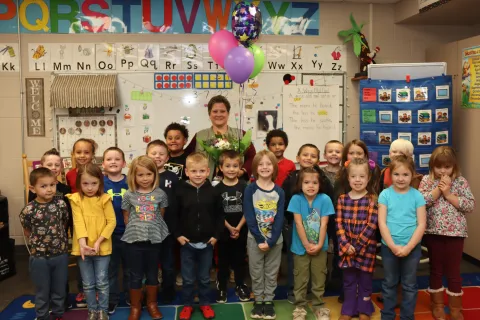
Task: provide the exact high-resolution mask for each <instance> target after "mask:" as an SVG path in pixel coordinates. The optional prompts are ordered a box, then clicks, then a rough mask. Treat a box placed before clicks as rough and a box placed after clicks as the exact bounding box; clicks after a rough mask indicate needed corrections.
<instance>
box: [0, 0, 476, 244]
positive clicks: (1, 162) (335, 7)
mask: <svg viewBox="0 0 480 320" xmlns="http://www.w3.org/2000/svg"><path fill="white" fill-rule="evenodd" d="M395 10H396V9H395V5H376V4H375V5H368V4H351V3H344V2H342V3H328V2H322V3H321V4H320V36H318V37H304V36H292V37H281V36H263V37H262V39H261V42H264V43H269V42H270V43H272V42H275V43H281V42H290V43H307V44H341V43H342V42H341V40H339V39H338V38H337V33H338V31H339V30H343V29H349V28H350V22H349V14H350V13H353V15H354V17H355V19H356V20H357V22H358V23H361V22H365V23H366V25H365V27H364V31H365V35H366V37H367V39H368V41H369V43H370V45H371V46H373V47H375V46H379V47H380V48H381V51H380V53H379V55H378V58H377V62H378V63H396V62H424V61H426V48H427V47H429V46H432V45H438V44H440V43H448V42H451V41H456V40H459V39H464V38H467V37H471V36H474V35H476V34H477V33H476V30H478V28H476V29H475V28H472V27H451V26H445V27H443V26H436V27H429V26H406V25H395V24H394V22H393V21H394V20H395ZM208 38H209V37H208V36H206V35H144V34H137V35H109V34H98V35H85V34H82V35H22V36H21V41H22V63H23V65H24V66H25V67H24V68H23V74H22V77H23V78H25V77H44V79H45V87H46V92H45V97H46V106H47V109H46V113H47V115H46V119H47V121H46V124H47V129H46V132H47V137H45V138H25V141H24V144H25V149H24V151H25V153H26V154H27V155H28V156H29V158H34V159H38V158H40V157H41V155H42V154H43V152H44V151H45V150H47V149H48V148H51V147H52V144H53V142H52V131H50V129H51V128H52V122H51V121H49V120H48V119H49V118H51V117H50V114H51V110H50V109H49V107H48V106H49V92H48V90H49V86H50V74H49V73H30V72H29V71H28V60H27V55H28V54H29V52H28V49H27V48H28V46H27V44H28V42H39V41H44V42H75V43H81V42H121V41H125V42H128V41H131V42H190V41H195V42H207V41H208ZM192 39H194V40H192ZM2 41H5V42H15V41H17V37H16V35H2ZM348 50H349V51H348V78H349V79H350V78H351V77H353V75H354V74H355V73H356V72H357V71H358V63H357V59H356V57H355V56H354V55H353V53H352V50H351V46H350V45H349V48H348ZM347 85H348V105H349V106H348V115H349V116H348V118H347V140H351V139H354V138H358V137H359V103H358V82H351V81H350V80H348V82H347ZM0 88H2V89H1V90H0V137H2V140H1V142H0V190H1V191H2V194H4V195H6V196H7V197H8V199H9V203H10V217H11V227H10V231H11V234H12V235H13V237H14V238H16V239H17V243H19V242H22V241H23V239H22V236H21V235H22V232H21V227H20V224H19V221H18V214H19V212H20V210H21V208H22V207H23V205H24V199H23V184H22V170H21V154H22V138H21V113H20V112H21V108H24V106H20V91H21V90H20V83H19V74H18V73H16V74H10V73H0ZM21 88H22V90H23V88H24V79H22V84H21Z"/></svg>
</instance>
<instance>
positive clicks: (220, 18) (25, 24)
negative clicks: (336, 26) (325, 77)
mask: <svg viewBox="0 0 480 320" xmlns="http://www.w3.org/2000/svg"><path fill="white" fill-rule="evenodd" d="M16 2H18V4H17V5H18V7H19V8H20V9H19V10H17V6H16V5H15V3H16ZM236 2H237V1H231V0H182V1H171V0H155V1H151V0H149V1H146V0H144V1H140V0H137V1H119V0H115V1H84V0H69V1H50V0H48V1H47V0H17V1H2V2H0V3H4V5H3V6H2V10H1V14H0V33H15V34H16V33H33V34H46V33H51V34H65V33H66V34H68V33H132V34H137V33H141V34H145V33H154V34H166V33H169V34H213V33H215V32H216V31H218V30H222V29H227V30H231V28H232V27H231V20H232V19H231V16H232V12H233V9H234V7H235V5H236ZM251 3H253V5H256V6H258V9H259V10H260V11H261V13H262V28H261V30H262V34H271V35H302V36H318V35H319V34H320V30H319V29H320V21H319V20H320V19H319V18H320V14H319V10H320V4H319V3H314V2H290V1H283V2H281V1H253V2H251ZM95 4H96V5H95ZM59 6H61V9H59Z"/></svg>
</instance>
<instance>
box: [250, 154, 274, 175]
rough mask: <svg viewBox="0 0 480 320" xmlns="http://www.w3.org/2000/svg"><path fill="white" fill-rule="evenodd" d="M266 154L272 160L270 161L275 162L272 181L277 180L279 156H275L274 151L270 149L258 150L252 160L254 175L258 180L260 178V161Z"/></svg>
mask: <svg viewBox="0 0 480 320" xmlns="http://www.w3.org/2000/svg"><path fill="white" fill-rule="evenodd" d="M264 156H266V157H267V158H268V159H269V160H270V162H272V164H273V174H272V181H275V179H277V175H278V161H277V157H275V154H273V152H271V151H268V150H262V151H260V152H258V153H257V154H256V155H255V157H254V158H253V161H252V173H253V176H254V177H255V179H256V180H258V165H259V164H260V161H261V160H262V158H263V157H264Z"/></svg>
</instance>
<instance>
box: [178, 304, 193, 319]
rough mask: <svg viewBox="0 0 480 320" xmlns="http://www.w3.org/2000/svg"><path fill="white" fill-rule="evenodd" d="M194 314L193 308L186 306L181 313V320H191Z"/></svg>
mask: <svg viewBox="0 0 480 320" xmlns="http://www.w3.org/2000/svg"><path fill="white" fill-rule="evenodd" d="M192 313H193V307H189V306H184V307H183V309H182V311H181V312H180V320H190V318H191V317H192Z"/></svg>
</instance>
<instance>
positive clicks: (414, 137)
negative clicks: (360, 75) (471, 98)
mask: <svg viewBox="0 0 480 320" xmlns="http://www.w3.org/2000/svg"><path fill="white" fill-rule="evenodd" d="M451 88H452V77H451V76H443V77H436V78H424V79H415V80H412V81H411V82H410V83H407V82H405V80H399V81H393V80H362V81H361V82H360V139H362V140H363V141H365V143H366V144H367V146H368V150H369V152H370V158H371V159H373V160H374V161H375V162H377V163H378V165H379V166H380V167H386V166H388V165H389V164H390V158H389V149H390V144H391V143H392V142H393V141H394V140H396V139H405V140H409V141H410V142H412V144H413V146H414V161H415V164H416V167H417V170H418V172H420V173H426V172H427V171H428V161H429V159H430V154H431V153H432V151H433V150H434V149H435V148H436V147H438V146H441V145H452V119H451V112H452V97H451V95H450V92H451ZM377 92H378V94H377ZM439 92H440V95H439V94H438V93H439Z"/></svg>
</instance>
